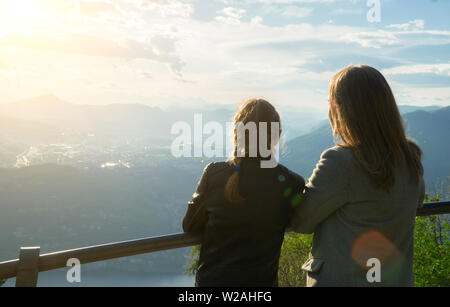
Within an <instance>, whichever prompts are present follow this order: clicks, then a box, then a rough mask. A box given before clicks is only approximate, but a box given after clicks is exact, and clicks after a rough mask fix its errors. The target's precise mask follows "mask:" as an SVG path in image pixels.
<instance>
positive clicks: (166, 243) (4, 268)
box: [0, 201, 450, 285]
mask: <svg viewBox="0 0 450 307" xmlns="http://www.w3.org/2000/svg"><path fill="white" fill-rule="evenodd" d="M437 214H450V201H447V202H434V203H426V204H424V205H423V208H420V209H418V211H417V216H427V215H437ZM201 239H202V236H201V234H188V233H179V234H172V235H166V236H161V237H151V238H143V239H137V240H130V241H123V242H115V243H109V244H102V245H96V246H89V247H82V248H77V249H71V250H65V251H58V252H53V253H47V254H42V255H39V258H38V259H37V268H36V269H37V270H38V272H44V271H49V270H54V269H59V268H64V267H66V264H67V260H69V259H71V258H77V259H78V260H79V261H80V263H82V264H85V263H91V262H97V261H103V260H109V259H114V258H121V257H128V256H134V255H139V254H145V253H152V252H157V251H162V250H169V249H175V248H183V247H188V246H193V245H196V244H200V242H201ZM19 263H20V260H19V259H14V260H9V261H4V262H0V281H1V280H4V279H8V278H12V277H16V276H17V272H18V267H19ZM0 285H1V282H0Z"/></svg>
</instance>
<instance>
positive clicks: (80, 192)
mask: <svg viewBox="0 0 450 307" xmlns="http://www.w3.org/2000/svg"><path fill="white" fill-rule="evenodd" d="M401 110H402V113H404V120H405V125H406V128H407V133H408V135H409V136H411V137H412V138H414V139H416V140H417V141H418V143H419V144H420V145H421V147H422V149H423V150H424V165H425V179H426V182H427V183H428V186H427V189H428V192H429V193H430V194H433V195H434V194H435V193H436V192H438V193H440V194H441V199H442V200H444V199H448V198H449V191H448V187H449V176H450V161H449V159H448V152H449V151H450V144H449V142H448V131H450V129H449V128H450V107H446V108H440V109H439V108H435V107H432V108H414V107H409V106H408V107H401ZM194 113H202V114H203V121H204V123H206V122H207V121H213V120H214V121H218V122H221V123H225V122H227V121H230V120H231V117H232V115H233V109H231V108H227V107H217V108H216V107H209V108H208V109H206V110H201V109H182V108H180V109H169V110H161V109H158V108H150V107H146V106H143V105H108V106H80V105H73V104H70V103H67V102H63V101H61V100H59V99H57V98H55V97H51V96H48V97H40V98H38V99H34V100H28V101H22V102H17V103H14V104H7V105H0V166H2V167H3V168H1V169H0V204H1V208H2V212H1V215H0V242H1V249H0V260H6V259H12V258H16V257H17V256H18V251H19V247H20V246H27V245H40V246H41V250H42V252H50V251H54V250H61V249H68V248H75V247H81V246H87V245H92V244H101V243H107V242H113V241H120V240H126V239H134V238H139V237H146V236H157V235H163V234H168V233H174V232H180V231H181V226H180V225H181V219H182V217H183V215H184V213H185V209H186V202H187V201H188V200H189V199H190V197H191V195H192V193H193V190H194V187H195V184H196V183H197V180H198V178H199V176H200V174H201V171H202V169H203V168H204V166H205V165H206V163H208V162H209V161H210V160H207V159H201V158H196V159H194V158H181V159H174V158H173V157H172V156H171V155H170V143H171V140H172V139H173V138H174V136H172V135H171V134H170V127H171V125H172V124H173V123H174V122H175V121H180V120H182V121H186V122H188V123H191V122H192V120H193V115H194ZM282 115H283V113H282ZM282 120H283V131H284V132H285V134H286V135H287V137H286V139H285V143H284V145H283V147H282V155H281V163H283V164H285V165H286V166H288V167H291V168H292V169H293V170H295V171H297V172H299V173H300V174H301V175H303V176H304V177H305V178H307V177H309V175H310V174H311V172H312V170H313V168H314V166H315V164H316V163H317V161H318V159H319V157H320V153H321V152H322V151H323V150H324V149H326V148H327V147H330V146H331V145H332V144H333V139H332V136H331V131H330V128H329V125H328V123H327V121H326V115H324V114H321V113H314V112H301V111H300V110H296V111H295V112H286V117H283V118H282ZM188 255H189V249H183V250H174V251H168V252H161V253H156V254H151V255H141V256H136V257H131V258H125V259H119V260H113V261H108V262H103V263H98V264H95V265H93V267H95V268H98V269H105V268H108V269H111V268H114V269H118V270H123V271H140V272H153V273H157V274H161V273H168V274H180V273H182V272H183V270H184V267H185V264H186V259H187V257H188Z"/></svg>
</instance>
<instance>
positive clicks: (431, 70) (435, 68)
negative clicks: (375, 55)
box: [382, 63, 450, 76]
mask: <svg viewBox="0 0 450 307" xmlns="http://www.w3.org/2000/svg"><path fill="white" fill-rule="evenodd" d="M382 72H383V73H384V74H386V75H412V74H435V75H441V76H450V64H446V63H441V64H415V65H404V66H396V67H392V68H388V69H384V70H383V71H382Z"/></svg>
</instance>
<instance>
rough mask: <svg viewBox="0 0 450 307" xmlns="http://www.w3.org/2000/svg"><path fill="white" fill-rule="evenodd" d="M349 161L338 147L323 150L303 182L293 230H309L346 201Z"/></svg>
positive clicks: (301, 231)
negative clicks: (312, 170)
mask: <svg viewBox="0 0 450 307" xmlns="http://www.w3.org/2000/svg"><path fill="white" fill-rule="evenodd" d="M348 172H349V170H348V161H347V157H346V156H345V155H344V154H343V152H342V151H341V150H340V149H339V148H331V149H328V150H327V151H325V152H324V153H323V154H322V156H321V158H320V161H319V163H318V164H317V165H316V168H315V170H314V172H313V174H312V176H311V178H310V179H309V182H308V183H307V184H306V187H305V193H304V197H303V199H302V201H301V202H300V204H299V206H297V208H295V210H294V215H293V218H292V221H291V224H292V226H293V228H294V230H295V231H296V232H299V233H305V234H310V233H313V232H314V231H315V229H316V228H317V226H318V225H319V224H320V223H321V222H323V221H324V220H325V219H326V218H327V217H328V216H330V215H331V214H332V213H333V212H335V211H336V210H337V209H339V207H341V206H343V205H344V204H345V203H346V202H347V201H348V177H349V175H348Z"/></svg>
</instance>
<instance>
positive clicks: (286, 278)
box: [278, 233, 312, 287]
mask: <svg viewBox="0 0 450 307" xmlns="http://www.w3.org/2000/svg"><path fill="white" fill-rule="evenodd" d="M311 241H312V235H302V234H298V233H289V234H286V236H285V237H284V242H283V246H282V247H281V257H280V264H279V268H278V283H279V286H280V287H304V286H306V272H305V271H303V270H302V264H303V263H305V262H306V260H308V256H309V251H310V250H311Z"/></svg>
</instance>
